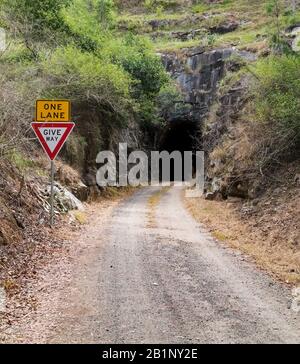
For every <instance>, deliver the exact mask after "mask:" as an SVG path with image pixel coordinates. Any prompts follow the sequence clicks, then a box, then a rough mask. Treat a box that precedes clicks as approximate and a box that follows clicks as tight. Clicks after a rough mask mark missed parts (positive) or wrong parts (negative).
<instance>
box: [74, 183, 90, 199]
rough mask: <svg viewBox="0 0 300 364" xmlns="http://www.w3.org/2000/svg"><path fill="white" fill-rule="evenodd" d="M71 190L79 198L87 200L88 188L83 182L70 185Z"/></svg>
mask: <svg viewBox="0 0 300 364" xmlns="http://www.w3.org/2000/svg"><path fill="white" fill-rule="evenodd" d="M71 192H72V193H73V194H74V195H75V196H76V197H77V198H78V199H79V200H80V201H83V202H85V201H87V200H88V198H89V188H88V186H86V185H85V184H84V183H83V182H79V183H78V184H77V185H76V186H72V187H71Z"/></svg>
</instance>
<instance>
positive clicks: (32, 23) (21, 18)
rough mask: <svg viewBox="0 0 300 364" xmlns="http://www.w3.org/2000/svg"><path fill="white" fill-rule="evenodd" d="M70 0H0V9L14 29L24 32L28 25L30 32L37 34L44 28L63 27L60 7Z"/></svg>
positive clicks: (66, 4) (67, 3)
mask: <svg viewBox="0 0 300 364" xmlns="http://www.w3.org/2000/svg"><path fill="white" fill-rule="evenodd" d="M71 1H72V0H35V1H32V0H2V1H1V4H0V6H1V8H0V9H1V11H2V12H4V13H5V17H6V18H7V23H8V24H7V25H9V23H10V22H11V23H13V24H14V25H15V27H14V29H15V30H17V31H19V32H21V33H22V32H24V27H30V28H31V30H32V33H33V34H34V35H35V36H38V35H39V34H41V33H42V32H43V30H44V29H45V28H49V29H52V30H58V29H61V28H62V27H63V24H64V23H63V20H62V17H61V9H63V8H64V7H66V6H68V5H69V4H70V3H71Z"/></svg>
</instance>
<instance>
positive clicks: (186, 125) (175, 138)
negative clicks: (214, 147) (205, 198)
mask: <svg viewBox="0 0 300 364" xmlns="http://www.w3.org/2000/svg"><path fill="white" fill-rule="evenodd" d="M200 148H201V131H200V127H199V123H197V122H196V121H194V120H193V121H191V120H188V119H180V120H175V121H170V122H169V123H168V125H167V126H166V128H165V129H164V131H163V133H162V136H161V139H160V144H159V150H160V152H162V151H167V152H168V153H172V152H174V151H179V152H181V155H182V171H184V158H183V156H184V152H185V151H192V152H193V162H192V164H193V172H194V171H195V168H196V165H195V164H196V159H195V156H194V155H195V153H196V151H197V150H200ZM162 168H163V166H162V164H161V165H160V177H161V180H162ZM175 177H176V178H175ZM170 179H171V181H172V182H174V181H183V180H184V175H183V173H182V176H181V178H178V177H177V176H175V173H174V161H173V160H171V168H170Z"/></svg>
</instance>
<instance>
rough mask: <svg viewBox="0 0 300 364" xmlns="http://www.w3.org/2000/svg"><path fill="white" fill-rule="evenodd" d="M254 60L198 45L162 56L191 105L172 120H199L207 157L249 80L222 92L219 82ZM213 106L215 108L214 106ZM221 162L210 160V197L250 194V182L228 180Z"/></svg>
mask: <svg viewBox="0 0 300 364" xmlns="http://www.w3.org/2000/svg"><path fill="white" fill-rule="evenodd" d="M255 59H256V55H255V54H253V53H251V52H247V51H238V50H236V49H235V48H232V47H231V48H220V49H215V50H211V51H205V49H203V48H201V47H199V48H194V49H187V50H185V52H184V55H178V54H166V55H164V56H163V62H164V65H165V67H166V69H167V71H168V72H169V73H170V74H171V75H172V77H173V78H174V79H175V80H176V82H177V84H178V85H179V87H180V89H181V91H182V94H183V95H184V103H185V104H186V105H189V109H188V110H187V109H181V110H180V112H179V113H177V114H174V115H173V119H172V118H170V122H172V121H173V122H174V121H175V120H178V119H180V120H183V122H186V123H187V122H189V121H192V122H194V123H196V124H197V127H198V129H199V130H201V131H202V135H201V139H202V140H201V142H200V143H198V145H197V148H199V145H201V146H202V148H203V149H204V151H205V152H206V154H207V156H208V155H210V152H211V151H212V150H213V149H214V148H215V147H216V145H217V144H218V142H219V140H220V138H222V136H223V135H224V133H226V132H227V131H228V128H230V127H231V126H232V124H233V123H234V118H235V117H236V115H238V113H239V111H240V110H241V109H242V107H243V105H244V103H245V98H246V90H247V86H248V80H247V79H242V80H241V81H240V82H237V83H235V84H234V85H233V86H232V87H229V89H228V90H227V91H225V92H222V93H220V92H219V90H220V87H219V86H220V82H221V80H222V79H223V78H224V76H225V75H226V73H227V71H230V72H232V73H234V72H236V71H238V70H239V69H240V67H241V65H242V64H243V63H244V62H245V61H246V62H249V61H254V60H255ZM213 105H214V108H212V106H213ZM208 120H209V122H207V121H208ZM173 124H174V123H173ZM204 126H205V128H204ZM208 160H209V158H207V161H208ZM222 163H223V162H222V160H211V161H208V166H207V171H208V174H207V178H208V180H207V182H208V188H207V191H208V195H207V198H208V199H220V198H221V197H222V196H223V197H225V198H226V197H227V196H228V195H232V196H238V197H245V196H247V194H248V185H247V183H246V184H244V181H239V180H235V181H233V180H231V179H230V178H229V179H227V176H224V175H223V174H222Z"/></svg>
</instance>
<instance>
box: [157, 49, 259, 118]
mask: <svg viewBox="0 0 300 364" xmlns="http://www.w3.org/2000/svg"><path fill="white" fill-rule="evenodd" d="M233 56H234V57H237V58H241V59H246V60H247V61H248V60H250V61H252V60H255V58H256V56H255V55H254V54H252V53H250V52H245V51H237V50H236V49H234V48H221V49H215V50H212V51H205V49H204V48H202V47H199V48H194V49H190V50H186V52H185V55H184V56H180V57H179V56H178V55H177V54H165V55H163V56H162V59H163V63H164V65H165V67H166V69H167V71H168V72H169V73H170V74H171V75H172V77H173V78H174V79H175V80H176V81H177V83H178V85H179V86H180V89H181V90H182V93H183V95H184V99H185V102H186V103H187V104H189V105H191V114H190V116H192V118H194V119H195V120H196V121H198V122H201V120H202V119H203V117H204V116H206V115H207V113H208V112H209V109H210V107H211V105H212V104H213V102H214V101H215V100H216V95H217V91H218V86H219V83H220V81H221V80H222V78H223V77H224V75H225V73H226V70H227V65H228V66H229V67H232V64H231V65H230V63H229V61H230V59H231V57H233ZM231 63H232V62H231Z"/></svg>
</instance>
